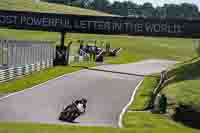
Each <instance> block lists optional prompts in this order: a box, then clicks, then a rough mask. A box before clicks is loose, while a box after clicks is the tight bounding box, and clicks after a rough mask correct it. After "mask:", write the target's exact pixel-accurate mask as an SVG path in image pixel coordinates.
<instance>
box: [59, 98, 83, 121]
mask: <svg viewBox="0 0 200 133" xmlns="http://www.w3.org/2000/svg"><path fill="white" fill-rule="evenodd" d="M86 103H87V100H86V99H85V98H83V99H81V100H76V101H75V102H72V104H70V105H68V106H67V107H65V108H64V109H63V111H62V112H61V113H60V115H59V120H61V121H66V122H73V121H74V120H75V119H76V118H78V117H79V116H80V115H82V114H84V113H85V110H86Z"/></svg>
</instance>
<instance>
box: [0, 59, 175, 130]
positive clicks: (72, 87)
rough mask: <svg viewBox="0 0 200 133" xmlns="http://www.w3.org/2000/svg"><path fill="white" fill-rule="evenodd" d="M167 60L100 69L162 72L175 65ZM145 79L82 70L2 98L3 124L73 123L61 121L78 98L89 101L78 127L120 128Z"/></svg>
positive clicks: (0, 115) (145, 72)
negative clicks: (66, 108)
mask: <svg viewBox="0 0 200 133" xmlns="http://www.w3.org/2000/svg"><path fill="white" fill-rule="evenodd" d="M174 63H175V62H173V61H167V60H164V61H163V60H146V61H142V62H138V63H131V64H125V65H109V66H100V67H97V68H99V69H105V70H114V71H118V72H128V73H137V74H150V73H155V72H160V71H162V70H164V69H166V68H167V67H168V66H170V65H172V64H174ZM142 79H143V77H138V76H130V75H122V74H114V73H107V72H100V71H93V70H81V71H79V72H75V73H72V74H66V75H64V76H63V77H60V78H58V79H54V80H51V81H49V82H47V83H45V84H43V85H40V86H37V87H33V88H32V89H27V90H25V91H23V92H20V93H16V94H14V95H11V96H8V97H4V98H1V100H0V121H15V122H16V121H19V122H39V123H54V124H55V123H56V124H58V123H59V124H69V123H63V122H61V121H59V120H57V117H58V114H59V113H60V111H61V110H62V108H63V107H64V106H65V105H68V104H70V103H71V102H72V100H75V99H77V98H81V97H85V98H87V99H88V105H87V111H86V114H85V115H83V116H81V117H80V118H78V119H76V122H77V123H75V124H76V125H90V126H112V127H117V124H118V118H119V115H120V113H121V111H122V109H123V107H124V106H125V105H126V104H127V103H128V101H129V100H130V97H131V94H132V92H133V90H134V89H135V87H136V86H137V84H138V83H139V82H140V81H141V80H142Z"/></svg>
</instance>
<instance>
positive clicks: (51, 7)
mask: <svg viewBox="0 0 200 133" xmlns="http://www.w3.org/2000/svg"><path fill="white" fill-rule="evenodd" d="M0 9H1V10H19V11H34V12H48V13H62V14H63V13H64V14H78V15H92V16H110V14H107V13H103V12H98V11H95V10H87V9H82V8H77V7H71V6H64V5H62V4H51V3H47V2H39V3H37V4H36V3H35V2H33V0H1V1H0Z"/></svg>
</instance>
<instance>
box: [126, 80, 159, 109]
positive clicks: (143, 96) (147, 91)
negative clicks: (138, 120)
mask: <svg viewBox="0 0 200 133" xmlns="http://www.w3.org/2000/svg"><path fill="white" fill-rule="evenodd" d="M158 80H159V78H155V77H145V79H144V81H143V82H142V84H141V86H140V88H139V90H138V91H137V93H136V96H135V100H134V102H133V103H132V104H131V105H130V106H129V110H144V109H145V108H146V107H147V106H148V103H149V101H150V98H151V96H152V93H153V90H154V89H155V87H156V85H157V83H158Z"/></svg>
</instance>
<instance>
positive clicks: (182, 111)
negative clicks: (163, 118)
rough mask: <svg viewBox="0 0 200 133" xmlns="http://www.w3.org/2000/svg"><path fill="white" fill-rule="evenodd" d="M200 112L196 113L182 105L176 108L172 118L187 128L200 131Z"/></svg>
mask: <svg viewBox="0 0 200 133" xmlns="http://www.w3.org/2000/svg"><path fill="white" fill-rule="evenodd" d="M199 116H200V112H198V111H195V110H194V109H192V107H190V106H188V105H180V106H179V107H177V108H176V113H175V114H174V115H173V116H172V118H173V119H174V120H175V121H177V122H181V123H183V124H184V125H185V126H188V127H192V128H196V129H200V124H199V123H200V117H199Z"/></svg>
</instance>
